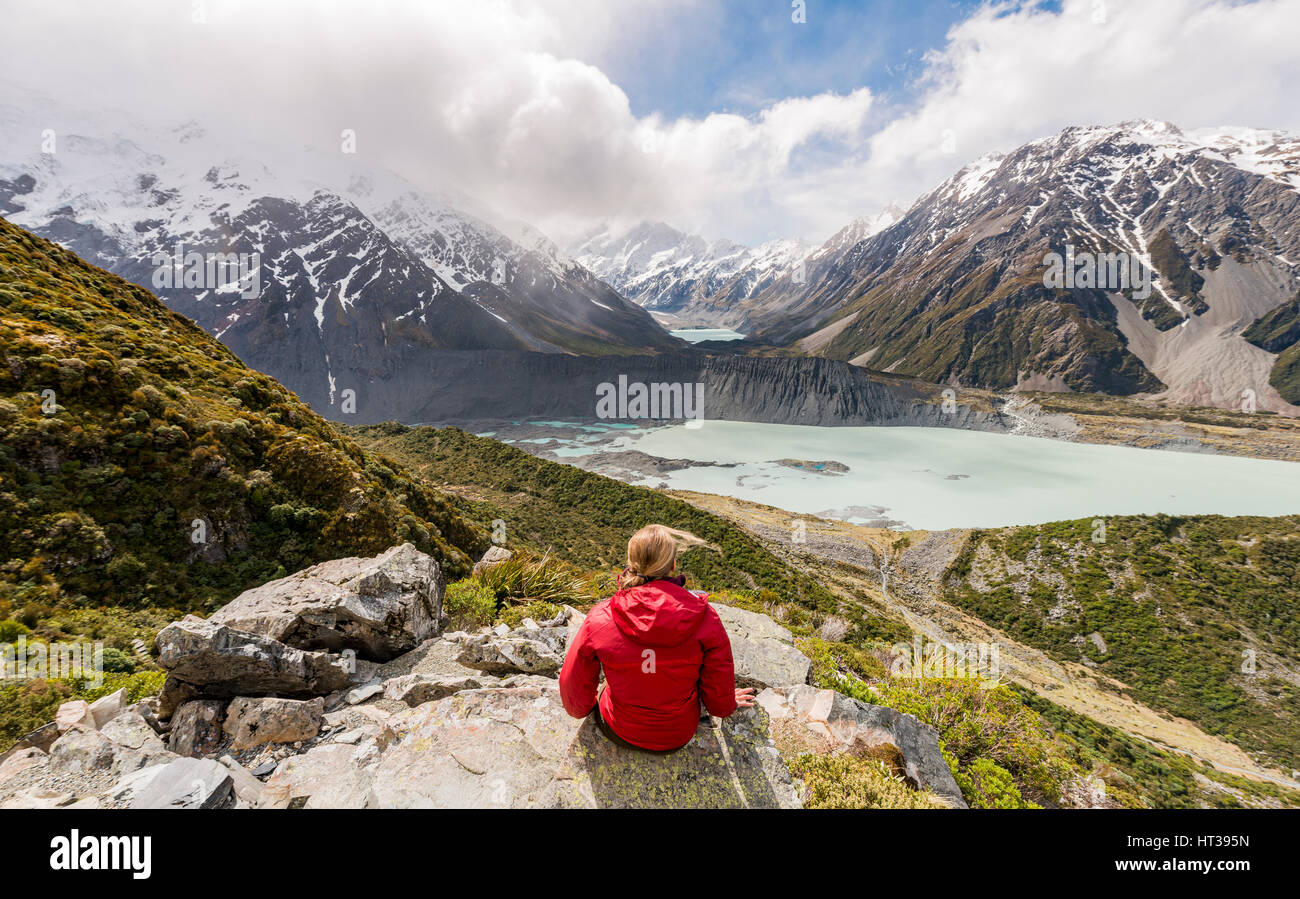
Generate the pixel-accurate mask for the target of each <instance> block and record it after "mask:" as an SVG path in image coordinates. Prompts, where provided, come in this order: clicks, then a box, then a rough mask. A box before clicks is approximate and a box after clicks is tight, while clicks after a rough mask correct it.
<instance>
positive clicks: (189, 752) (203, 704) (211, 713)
mask: <svg viewBox="0 0 1300 899" xmlns="http://www.w3.org/2000/svg"><path fill="white" fill-rule="evenodd" d="M225 713H226V704H225V702H223V701H221V700H219V699H192V700H190V701H189V702H187V703H185V704H184V705H183V706H181V707H180V708H178V709H177V710H176V714H174V715H172V727H171V731H170V733H169V734H168V738H167V748H168V749H170V750H171V751H172V752H174V753H176V754H177V755H184V756H195V757H197V756H204V755H209V754H210V753H213V752H216V751H217V747H218V746H219V745H221V731H222V727H221V720H222V718H224V717H225Z"/></svg>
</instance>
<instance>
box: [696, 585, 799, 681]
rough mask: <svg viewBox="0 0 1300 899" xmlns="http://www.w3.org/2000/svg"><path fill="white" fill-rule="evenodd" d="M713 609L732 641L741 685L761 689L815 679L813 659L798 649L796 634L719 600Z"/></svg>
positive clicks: (762, 616) (732, 649) (773, 622)
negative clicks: (796, 646) (813, 676)
mask: <svg viewBox="0 0 1300 899" xmlns="http://www.w3.org/2000/svg"><path fill="white" fill-rule="evenodd" d="M713 608H714V609H715V610H716V611H717V613H718V617H719V618H721V619H722V625H723V627H725V628H726V629H727V636H728V637H729V638H730V640H731V654H732V657H733V658H734V659H735V662H736V684H737V685H738V686H741V687H755V688H757V689H760V690H761V689H763V688H764V687H775V686H780V685H784V684H806V683H808V682H809V680H811V678H812V661H811V660H809V658H808V657H807V656H806V655H804V654H803V653H801V652H800V651H799V650H797V649H795V646H794V635H793V634H791V633H790V632H789V631H788V630H786V629H785V628H783V627H782V626H781V625H779V624H777V623H776V622H775V621H773V620H772V619H771V618H769V617H767V616H766V615H760V614H758V613H757V612H747V611H745V610H744V609H737V608H736V607H734V606H725V605H721V604H718V603H715V604H714V605H713Z"/></svg>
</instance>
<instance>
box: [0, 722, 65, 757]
mask: <svg viewBox="0 0 1300 899" xmlns="http://www.w3.org/2000/svg"><path fill="white" fill-rule="evenodd" d="M62 733H63V731H61V730H59V724H58V722H57V721H51V722H50V723H48V724H42V725H41V726H40V727H38V728H36V730H34V731H32V732H31V733H28V734H24V735H23V736H22V737H20V738H19V739H18V741H17V742H16V743H14V745H12V746H10V747H9V748H8V749H7V750H5V752H4V753H3V754H0V763H3V762H6V761H8V760H9V758H10V756H12V755H13V754H14V753H16V752H19V751H21V750H23V749H39V750H41V751H42V752H49V751H50V747H51V746H53V745H54V741H55V740H57V739H58V738H59V736H60V735H61V734H62Z"/></svg>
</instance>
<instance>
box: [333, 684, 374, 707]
mask: <svg viewBox="0 0 1300 899" xmlns="http://www.w3.org/2000/svg"><path fill="white" fill-rule="evenodd" d="M382 692H384V685H383V684H382V683H380V682H379V681H374V682H372V683H368V684H362V685H361V686H359V687H354V688H353V689H351V690H349V691H348V692H347V695H345V696H344V697H343V701H344V702H346V703H347V704H348V705H356V704H357V703H359V702H365V701H366V700H367V699H370V698H371V697H372V696H378V695H379V694H380V693H382Z"/></svg>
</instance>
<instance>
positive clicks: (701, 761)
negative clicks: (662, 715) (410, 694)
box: [368, 678, 799, 808]
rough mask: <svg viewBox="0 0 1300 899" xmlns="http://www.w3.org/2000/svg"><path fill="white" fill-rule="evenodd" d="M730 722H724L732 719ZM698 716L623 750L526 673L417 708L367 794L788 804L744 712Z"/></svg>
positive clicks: (377, 800)
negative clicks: (677, 744) (641, 749)
mask: <svg viewBox="0 0 1300 899" xmlns="http://www.w3.org/2000/svg"><path fill="white" fill-rule="evenodd" d="M733 719H734V720H733ZM733 719H727V721H726V722H722V723H720V724H719V723H715V722H714V721H711V720H710V721H705V722H702V723H701V725H700V728H699V730H698V731H697V733H696V735H695V737H694V738H692V740H691V742H690V743H688V744H687V745H686V746H685V747H684V748H683V749H681V750H679V751H678V752H675V753H672V754H670V755H649V754H645V753H635V752H629V751H628V750H625V749H621V748H620V747H617V746H615V745H613V744H612V743H610V742H609V741H608V740H607V739H605V737H604V736H602V735H601V733H600V731H599V729H598V728H596V726H595V725H594V724H593V723H592V722H591V721H590V720H589V719H583V720H581V721H579V720H575V719H573V718H570V717H569V716H568V715H567V714H565V711H564V707H563V706H562V705H561V703H560V697H559V690H558V687H557V685H556V684H555V683H554V682H553V681H550V680H549V679H541V678H533V679H531V682H530V683H528V684H526V685H521V686H519V687H515V688H513V689H509V690H473V691H470V692H467V693H461V694H458V695H456V696H452V697H449V698H447V699H444V700H441V701H439V702H436V703H432V704H426V705H423V706H420V707H419V708H418V709H414V710H412V711H411V712H410V713H408V714H407V715H406V716H404V717H402V718H400V719H399V720H398V721H396V722H395V723H394V725H393V728H394V730H396V731H397V733H398V734H399V735H400V737H399V740H398V743H397V745H396V746H394V747H393V748H391V749H389V750H388V752H386V753H385V754H384V756H383V758H382V759H381V760H380V761H379V762H378V763H377V764H376V766H375V768H374V774H373V780H372V783H371V788H370V793H369V797H368V802H369V803H370V804H372V805H375V806H379V807H396V808H411V807H417V808H467V807H477V808H492V807H496V808H651V807H654V808H663V807H669V808H746V807H753V808H793V807H797V806H798V805H799V801H798V797H797V794H796V791H795V789H794V787H793V784H792V782H791V779H790V774H789V771H788V770H787V769H786V767H785V765H784V763H782V762H781V760H780V757H779V756H778V755H777V753H776V750H775V748H774V747H772V745H771V742H770V740H768V739H767V738H766V732H765V730H764V729H763V728H761V727H755V726H754V722H753V721H752V720H751V716H745V715H740V716H733Z"/></svg>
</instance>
